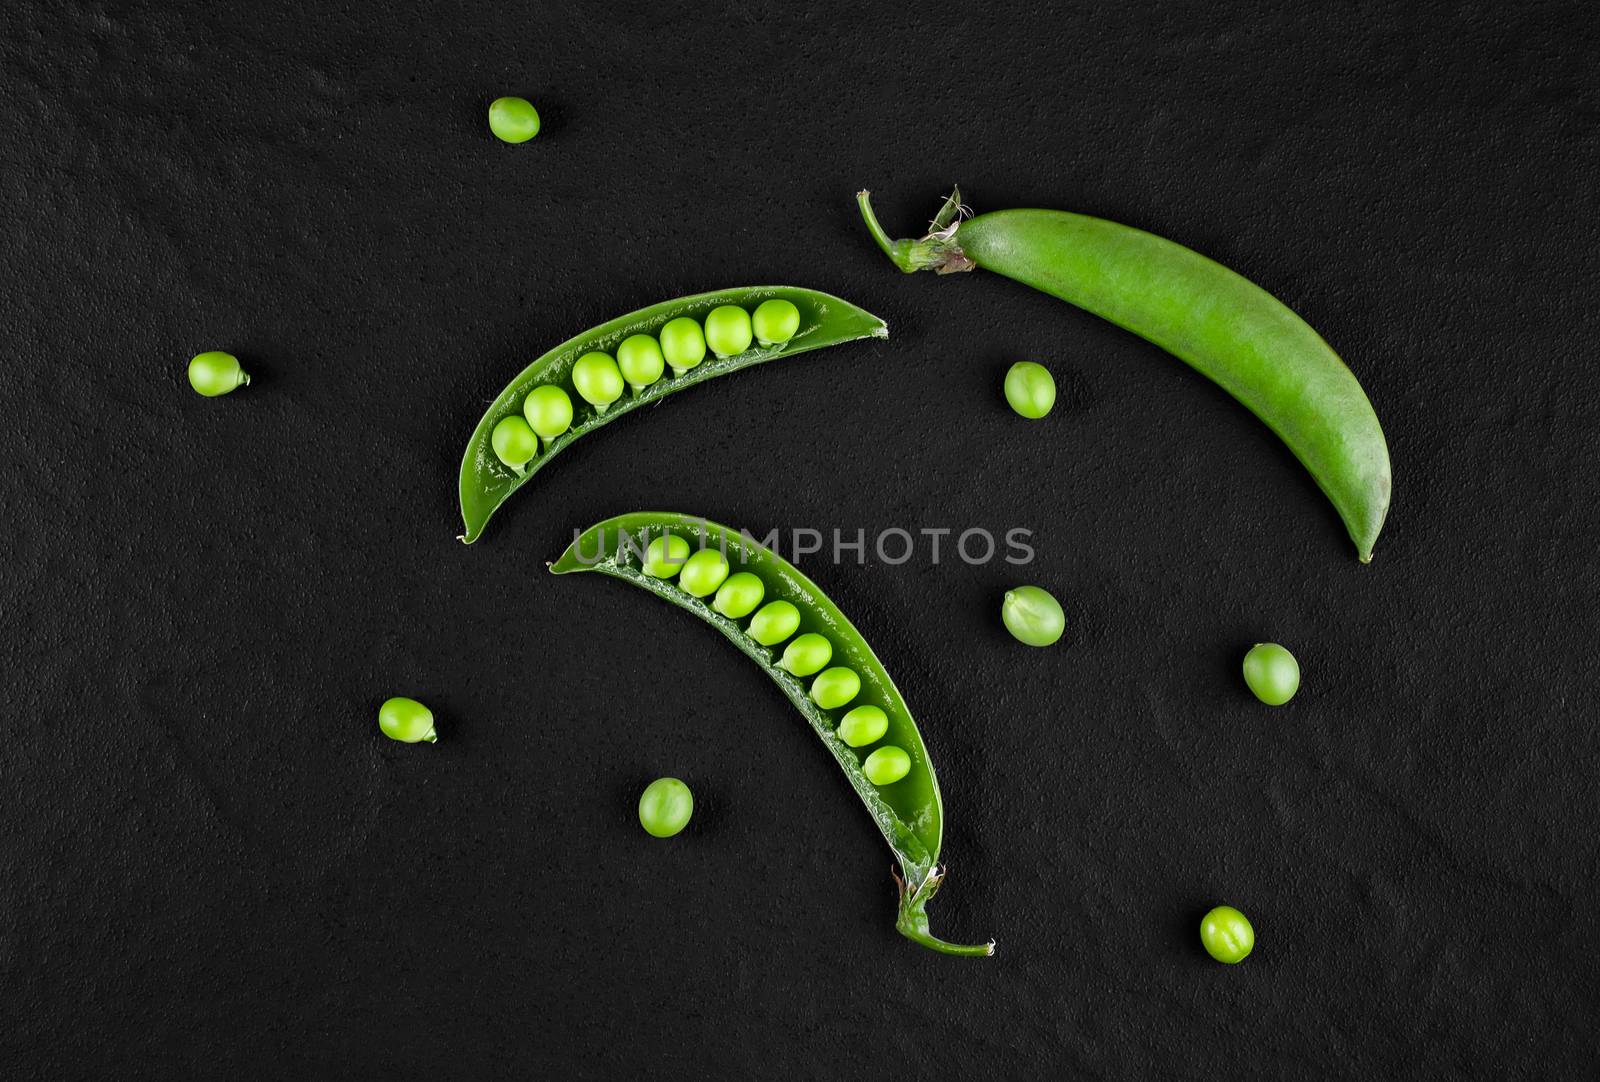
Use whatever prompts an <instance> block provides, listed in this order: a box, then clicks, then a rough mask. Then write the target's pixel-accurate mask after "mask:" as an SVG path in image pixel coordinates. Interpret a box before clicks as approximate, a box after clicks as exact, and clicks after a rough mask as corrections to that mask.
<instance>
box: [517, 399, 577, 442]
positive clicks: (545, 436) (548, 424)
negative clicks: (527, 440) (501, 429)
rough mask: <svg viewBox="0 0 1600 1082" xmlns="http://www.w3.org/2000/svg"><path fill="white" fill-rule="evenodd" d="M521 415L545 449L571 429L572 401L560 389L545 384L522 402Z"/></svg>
mask: <svg viewBox="0 0 1600 1082" xmlns="http://www.w3.org/2000/svg"><path fill="white" fill-rule="evenodd" d="M522 413H523V416H525V417H526V418H527V419H528V427H529V428H532V429H533V430H534V431H535V432H537V433H538V434H539V438H540V439H542V440H543V441H544V445H545V446H546V447H549V446H550V441H551V440H553V439H555V438H556V437H557V436H559V435H561V434H562V433H563V432H565V431H566V430H567V429H569V428H571V427H572V399H571V398H570V397H568V396H567V392H566V391H563V390H562V389H561V388H560V387H553V386H550V385H549V384H546V385H545V386H543V387H535V388H534V389H533V390H531V391H529V392H528V397H527V398H525V399H523V401H522Z"/></svg>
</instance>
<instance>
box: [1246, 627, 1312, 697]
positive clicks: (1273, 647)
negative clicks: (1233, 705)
mask: <svg viewBox="0 0 1600 1082" xmlns="http://www.w3.org/2000/svg"><path fill="white" fill-rule="evenodd" d="M1244 682H1245V683H1246V684H1249V685H1250V690H1251V691H1253V692H1255V694H1256V698H1258V699H1260V700H1261V701H1262V702H1264V703H1266V704H1267V705H1268V706H1282V705H1283V704H1284V703H1286V702H1288V701H1289V700H1290V699H1292V698H1294V693H1295V692H1297V691H1299V690H1300V663H1299V662H1298V661H1296V660H1295V659H1294V655H1293V654H1291V653H1289V651H1287V650H1285V649H1284V648H1283V647H1281V646H1279V645H1278V644H1277V643H1275V642H1258V643H1256V644H1255V645H1254V646H1252V647H1251V648H1250V652H1249V653H1247V654H1245V656H1244Z"/></svg>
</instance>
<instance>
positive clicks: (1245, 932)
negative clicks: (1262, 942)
mask: <svg viewBox="0 0 1600 1082" xmlns="http://www.w3.org/2000/svg"><path fill="white" fill-rule="evenodd" d="M1200 942H1201V943H1202V944H1204V945H1205V948H1206V953H1207V954H1209V955H1211V957H1213V958H1215V959H1216V960H1217V961H1219V962H1226V963H1227V964H1228V965H1237V964H1238V963H1240V962H1242V961H1244V960H1245V958H1246V956H1248V955H1249V953H1250V951H1251V950H1253V949H1254V948H1255V945H1256V930H1255V929H1254V928H1252V927H1250V922H1249V921H1248V920H1247V919H1245V915H1244V914H1243V913H1241V912H1239V911H1238V910H1237V909H1235V908H1233V906H1231V905H1219V906H1217V907H1216V908H1215V909H1213V910H1212V911H1211V912H1209V913H1207V914H1206V915H1205V916H1204V917H1203V918H1202V919H1201V921H1200Z"/></svg>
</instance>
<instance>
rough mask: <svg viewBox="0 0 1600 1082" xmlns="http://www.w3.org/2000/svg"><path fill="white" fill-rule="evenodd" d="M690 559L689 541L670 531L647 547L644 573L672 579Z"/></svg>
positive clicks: (657, 577) (658, 577)
mask: <svg viewBox="0 0 1600 1082" xmlns="http://www.w3.org/2000/svg"><path fill="white" fill-rule="evenodd" d="M688 559H689V542H688V541H686V540H684V539H683V538H681V537H679V536H678V535H677V534H671V533H669V534H667V535H665V536H663V537H658V538H656V539H655V540H654V541H652V542H650V544H649V545H648V546H646V547H645V550H644V573H645V574H646V575H649V576H650V577H651V578H653V579H670V578H671V577H672V576H674V575H676V574H677V573H678V572H679V571H681V570H683V565H684V563H685V562H686V561H687V560H688Z"/></svg>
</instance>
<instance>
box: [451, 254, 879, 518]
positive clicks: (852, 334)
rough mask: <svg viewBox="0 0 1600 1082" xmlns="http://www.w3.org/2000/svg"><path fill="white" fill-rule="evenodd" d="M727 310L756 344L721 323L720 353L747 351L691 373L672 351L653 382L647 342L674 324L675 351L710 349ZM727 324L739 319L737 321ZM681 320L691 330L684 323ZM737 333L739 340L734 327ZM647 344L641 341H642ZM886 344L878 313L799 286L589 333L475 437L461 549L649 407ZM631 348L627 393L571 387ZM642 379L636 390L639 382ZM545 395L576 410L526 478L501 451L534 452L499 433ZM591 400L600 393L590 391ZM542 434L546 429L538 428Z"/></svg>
mask: <svg viewBox="0 0 1600 1082" xmlns="http://www.w3.org/2000/svg"><path fill="white" fill-rule="evenodd" d="M774 300H776V301H786V302H788V304H792V305H793V306H794V313H793V314H790V313H788V309H787V308H786V307H784V306H777V307H778V308H780V309H781V311H780V312H779V314H778V317H776V318H770V317H767V316H764V315H763V314H762V309H761V306H762V305H763V304H764V303H765V302H768V301H774ZM719 308H735V309H740V310H742V311H743V312H744V313H745V314H746V320H747V322H748V323H749V324H750V334H751V337H750V338H749V339H748V340H746V339H744V337H743V334H742V333H741V330H742V328H741V326H740V325H739V321H738V319H737V317H734V318H733V319H731V320H725V319H724V318H723V317H718V320H717V321H713V322H714V326H713V329H714V332H718V331H720V333H714V337H716V338H717V344H719V345H725V344H727V343H729V342H732V343H733V344H736V345H737V344H739V343H740V342H746V344H747V348H744V349H742V350H741V351H740V352H738V353H733V354H729V355H727V356H721V355H719V354H718V353H716V352H715V350H714V349H712V348H710V347H707V346H704V345H703V344H702V348H703V349H704V353H703V355H702V359H699V360H697V361H694V362H692V363H691V364H690V365H689V366H688V367H684V366H683V364H684V363H685V362H688V361H689V358H690V357H692V355H693V354H692V353H688V354H684V353H678V352H676V351H675V350H674V351H669V354H670V355H669V357H668V358H667V359H669V360H671V361H672V363H671V364H663V365H662V366H661V370H660V371H659V373H658V374H656V375H654V376H653V378H651V377H650V373H651V371H652V368H651V367H650V366H651V362H652V361H656V360H658V359H659V358H660V349H659V345H658V346H657V348H656V352H655V356H654V357H651V356H647V355H648V354H649V353H650V352H651V351H650V350H649V349H648V348H644V349H642V350H641V349H640V348H639V347H641V346H644V345H645V344H646V342H648V341H657V340H658V336H660V335H662V333H663V331H664V330H665V329H666V328H667V326H668V325H669V324H675V323H676V324H677V326H676V327H675V328H674V333H673V334H669V336H668V344H669V345H673V346H674V347H675V349H676V348H684V349H687V348H689V347H690V346H692V345H693V343H692V341H689V342H687V343H685V342H684V341H683V339H684V338H685V337H688V338H692V337H693V336H687V335H686V332H687V327H686V326H685V324H693V325H695V326H698V327H700V328H702V343H703V328H704V324H705V322H706V320H707V318H708V317H710V316H711V314H712V313H713V312H715V311H716V310H717V309H719ZM770 311H771V309H770V308H769V312H770ZM725 315H726V316H731V313H725ZM785 315H790V316H791V318H783V316H785ZM792 315H798V319H797V320H796V319H794V318H792ZM680 320H681V321H684V322H683V323H678V321H680ZM730 323H731V324H732V331H731V332H730V331H729V330H728V326H727V325H728V324H730ZM791 328H792V329H791ZM762 331H765V332H767V333H766V336H763V335H762V334H761V333H759V332H762ZM786 331H787V332H789V337H787V338H786V339H784V340H783V341H769V340H766V338H768V337H771V336H773V335H776V334H781V333H783V332H786ZM677 332H685V333H684V334H679V333H677ZM641 336H642V338H643V341H639V340H637V339H640V338H641ZM888 336H889V330H888V327H887V325H886V324H885V323H884V322H883V320H881V319H879V318H878V317H877V316H875V315H873V314H872V313H871V312H867V311H864V310H863V309H861V308H858V307H856V306H855V305H853V304H851V303H849V302H848V301H844V300H840V299H839V298H838V297H835V296H832V295H830V294H827V293H820V292H818V291H816V290H813V289H801V288H799V287H796V286H744V287H740V288H737V289H723V290H718V291H717V292H714V293H701V294H698V295H696V296H692V297H682V298H680V299H678V300H673V301H666V302H663V303H661V304H657V305H652V306H651V307H649V308H641V309H640V310H639V311H637V312H630V313H628V314H627V315H625V316H619V317H618V318H616V319H613V320H611V321H610V322H608V323H602V324H601V325H600V326H598V327H594V328H592V329H590V330H588V331H585V332H584V333H583V334H580V335H578V336H577V337H576V338H572V339H569V340H568V341H566V342H563V343H562V344H561V345H559V346H557V347H556V348H555V349H552V350H550V351H549V352H548V353H546V354H544V356H542V357H540V358H539V359H538V360H536V361H534V362H533V363H532V364H530V365H529V366H528V367H527V368H525V369H523V370H522V372H521V373H519V374H518V375H517V377H516V378H515V379H513V380H512V381H511V382H510V383H509V384H508V385H507V386H506V388H505V390H503V391H501V392H500V394H499V396H498V397H496V398H495V400H494V403H493V404H492V405H491V406H490V407H489V408H488V410H486V411H485V412H484V414H483V418H482V419H481V420H480V421H479V422H478V427H477V429H476V430H475V431H474V432H473V433H472V438H471V439H470V440H468V441H467V449H466V453H465V454H464V455H463V456H462V459H461V479H460V498H461V519H462V522H463V524H464V529H463V532H462V534H461V540H462V541H464V542H467V543H468V544H471V543H472V542H473V541H476V540H477V539H478V538H479V537H481V536H482V535H483V530H484V526H485V525H486V524H487V523H488V521H489V518H490V517H491V516H492V515H493V514H494V513H495V511H496V510H498V509H499V507H500V505H501V504H503V503H504V502H505V501H506V500H507V499H508V498H509V497H510V496H511V494H512V493H513V492H515V491H516V490H517V489H519V488H521V487H522V486H523V485H525V484H527V483H528V481H530V480H531V479H532V478H533V475H534V474H536V473H538V472H539V470H540V468H542V467H543V466H544V464H545V463H547V462H549V461H550V459H552V458H554V457H555V456H556V455H558V454H560V453H561V451H562V450H563V449H564V448H565V447H567V446H568V445H569V444H571V443H572V442H573V441H574V440H577V439H579V438H581V437H583V436H585V435H587V434H588V433H590V432H592V431H594V430H595V429H596V428H599V427H600V426H601V425H603V424H605V423H607V422H608V421H613V420H615V419H616V418H618V417H620V416H622V415H623V414H625V413H628V412H630V411H632V410H636V409H639V408H640V407H642V406H648V405H650V404H651V403H653V402H656V401H658V400H659V399H661V398H663V397H665V396H666V395H669V394H672V393H673V392H675V391H680V390H682V389H684V388H685V387H691V386H693V385H694V384H697V383H703V382H705V381H706V380H708V379H712V378H714V377H716V376H721V375H725V374H726V373H729V372H735V371H738V370H739V369H741V368H749V367H750V366H751V365H756V364H761V363H763V362H765V361H771V360H775V359H777V358H779V357H788V356H791V355H793V354H796V353H804V352H806V351H808V350H813V349H821V348H822V347H823V346H833V345H838V344H840V343H842V342H850V341H854V340H856V339H860V338H887V337H888ZM629 339H636V341H635V342H634V343H633V346H632V347H631V348H630V349H628V350H624V351H623V360H624V361H625V362H626V363H625V364H621V365H618V371H619V372H620V374H622V375H624V376H625V377H627V381H628V383H629V393H625V394H622V395H620V396H619V397H618V398H616V399H614V400H613V401H611V402H606V403H603V404H601V405H595V404H591V403H590V402H589V401H587V400H586V399H585V397H584V395H583V394H581V393H579V388H578V386H577V385H575V384H574V382H573V369H574V367H575V366H576V365H577V364H578V361H579V359H580V358H583V357H585V356H586V355H588V354H593V353H599V354H604V355H606V356H607V358H608V359H612V360H615V359H617V357H618V347H619V346H621V345H622V344H623V343H624V342H625V341H627V340H629ZM591 366H592V368H593V371H592V373H588V372H580V379H582V380H585V385H586V387H588V386H589V383H588V381H587V379H586V376H587V375H592V376H594V377H596V379H597V382H598V384H599V385H601V386H604V385H605V384H606V382H607V381H608V379H609V370H607V369H606V368H605V366H604V365H603V364H600V363H599V362H597V361H591V362H586V366H585V367H586V369H588V368H590V367H591ZM636 378H637V379H638V382H637V383H635V382H634V380H635V379H636ZM545 387H551V388H555V389H557V390H560V391H561V392H563V393H564V394H565V395H566V397H567V398H568V399H569V401H570V404H571V410H572V413H571V419H570V422H569V423H568V424H567V425H566V426H565V427H561V430H560V431H556V428H557V427H560V426H559V425H552V427H550V428H548V429H546V432H549V433H550V434H549V435H546V434H545V432H540V433H538V434H539V435H540V437H541V443H542V444H543V446H542V447H540V448H539V449H538V450H537V451H536V452H534V453H533V454H532V455H531V456H530V457H529V458H528V459H527V460H526V461H525V463H524V464H522V465H521V467H520V468H517V467H513V466H510V465H507V464H506V462H505V461H502V459H501V458H500V456H499V455H497V453H496V450H497V445H498V446H499V448H501V449H508V448H509V449H513V450H515V451H516V452H517V457H520V455H521V454H522V453H525V452H526V451H527V446H526V444H527V440H526V433H524V432H523V431H522V430H521V429H520V428H518V427H517V426H515V425H511V426H508V429H507V430H502V432H501V433H500V437H499V439H498V440H497V439H496V437H495V429H496V426H498V425H500V423H501V422H503V421H506V420H508V419H509V418H517V417H522V416H523V408H524V406H525V405H526V404H527V402H528V399H529V396H530V394H531V393H533V392H535V391H540V393H541V394H542V395H545V396H546V397H547V398H548V399H553V398H554V395H553V394H551V393H550V392H543V391H542V390H541V389H542V388H545ZM592 393H594V392H593V391H592V390H591V394H592ZM541 406H542V407H543V408H541V409H540V411H539V416H538V420H541V421H543V420H548V419H550V418H551V415H552V413H555V414H559V407H560V403H559V401H555V402H552V401H548V400H546V401H543V402H542V403H541ZM552 406H554V407H555V408H554V410H552V409H551V408H550V407H552ZM560 419H561V418H560V417H559V415H557V416H555V417H554V420H555V421H556V422H559V421H560ZM527 421H529V422H534V421H535V418H534V417H528V418H527ZM534 427H535V428H537V427H539V426H538V424H537V423H535V425H534ZM513 460H515V458H514V459H513Z"/></svg>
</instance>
